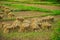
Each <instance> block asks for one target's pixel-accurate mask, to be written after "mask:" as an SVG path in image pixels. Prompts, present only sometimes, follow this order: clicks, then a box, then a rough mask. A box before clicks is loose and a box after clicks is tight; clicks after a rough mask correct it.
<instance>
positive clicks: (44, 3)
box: [1, 1, 60, 6]
mask: <svg viewBox="0 0 60 40" xmlns="http://www.w3.org/2000/svg"><path fill="white" fill-rule="evenodd" d="M1 2H2V3H3V2H4V4H5V3H8V2H10V3H13V2H15V4H41V5H51V6H60V4H58V3H56V2H47V1H43V2H37V1H35V2H29V1H23V2H21V1H1Z"/></svg>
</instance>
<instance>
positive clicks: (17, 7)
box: [2, 4, 51, 12]
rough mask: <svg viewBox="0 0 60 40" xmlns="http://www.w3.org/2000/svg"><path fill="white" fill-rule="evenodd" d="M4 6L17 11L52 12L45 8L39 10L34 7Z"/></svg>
mask: <svg viewBox="0 0 60 40" xmlns="http://www.w3.org/2000/svg"><path fill="white" fill-rule="evenodd" d="M2 5H3V6H8V7H10V8H12V9H13V10H15V11H40V12H51V11H50V10H47V9H44V8H38V7H33V6H24V5H21V4H2Z"/></svg>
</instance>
